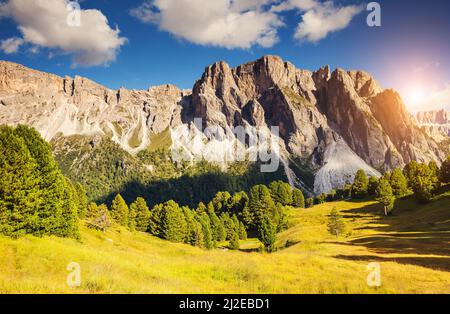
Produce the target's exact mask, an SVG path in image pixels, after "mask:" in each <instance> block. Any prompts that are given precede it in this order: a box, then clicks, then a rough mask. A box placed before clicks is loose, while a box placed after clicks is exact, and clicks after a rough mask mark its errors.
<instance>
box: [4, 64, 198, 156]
mask: <svg viewBox="0 0 450 314" xmlns="http://www.w3.org/2000/svg"><path fill="white" fill-rule="evenodd" d="M189 95H190V92H189V91H181V90H179V89H178V88H176V87H175V86H172V85H164V86H157V87H152V88H150V89H149V90H145V91H135V90H126V89H124V88H121V89H119V90H117V91H114V90H110V89H108V88H105V87H103V86H101V85H99V84H97V83H95V82H92V81H90V80H88V79H86V78H82V77H79V76H77V77H75V78H73V79H72V78H70V77H65V78H60V77H58V76H55V75H51V74H47V73H42V72H38V71H34V70H30V69H27V68H25V67H23V66H21V65H17V64H14V63H10V62H0V99H1V101H2V103H3V104H4V106H3V108H1V109H0V121H1V122H2V123H8V124H18V123H26V124H28V125H30V126H32V127H35V128H36V129H37V130H39V131H40V132H41V134H42V135H43V136H44V137H45V138H46V139H47V140H51V139H52V138H54V137H55V136H56V135H57V134H58V133H62V134H63V135H65V136H70V135H76V134H77V135H95V134H103V135H108V136H110V137H111V138H112V139H113V140H114V141H116V142H117V143H119V144H120V145H121V146H122V147H123V148H124V149H126V150H127V151H129V152H137V151H139V150H141V149H144V148H145V147H146V146H147V145H148V144H149V136H150V134H151V133H161V132H162V131H164V130H165V129H167V128H169V127H171V126H174V125H178V124H181V119H182V117H181V112H182V107H183V101H184V99H185V98H186V97H189Z"/></svg>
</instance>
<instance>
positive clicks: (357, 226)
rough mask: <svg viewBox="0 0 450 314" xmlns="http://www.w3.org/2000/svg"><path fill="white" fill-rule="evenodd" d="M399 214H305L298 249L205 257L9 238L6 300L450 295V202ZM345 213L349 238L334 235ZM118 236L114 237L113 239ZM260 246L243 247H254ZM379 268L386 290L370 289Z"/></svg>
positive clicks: (355, 209)
mask: <svg viewBox="0 0 450 314" xmlns="http://www.w3.org/2000/svg"><path fill="white" fill-rule="evenodd" d="M397 205H398V208H399V209H398V210H397V212H396V213H395V215H394V216H392V217H388V218H385V217H382V216H381V215H380V210H379V207H378V206H377V205H375V204H374V203H373V202H360V203H351V202H337V203H328V204H323V205H320V206H316V207H314V208H312V209H295V210H292V212H291V215H292V219H291V221H292V222H293V226H292V227H291V228H290V229H289V230H287V231H285V232H284V233H282V234H281V235H280V237H279V244H280V246H284V244H285V242H286V241H288V240H289V241H290V242H298V243H297V244H295V245H293V246H290V247H289V248H287V249H283V250H280V251H278V252H277V253H274V254H270V255H268V254H259V253H246V252H229V251H228V252H227V251H222V250H220V249H217V250H214V251H204V250H200V249H197V248H193V247H189V246H186V245H182V244H173V243H168V242H165V241H162V240H159V239H156V238H154V237H151V236H148V235H146V234H142V233H130V232H127V231H124V230H122V229H114V230H111V231H110V232H108V233H107V234H102V233H100V232H96V231H92V230H88V229H86V228H84V227H83V230H82V234H83V240H82V242H77V241H75V240H70V239H59V238H44V239H38V238H34V237H26V238H22V239H19V240H11V239H7V238H0V252H1V255H0V292H2V293H11V292H14V293H22V292H26V293H50V292H54V293H115V292H123V293H138V292H139V293H257V292H262V293H394V292H395V293H426V292H429V293H434V292H443V293H450V258H449V256H450V250H449V241H450V214H449V208H450V206H449V205H450V198H449V197H448V196H447V197H443V198H442V199H440V200H438V201H436V202H434V203H432V204H429V205H427V206H423V207H417V206H416V205H415V204H414V203H413V202H412V201H410V200H403V201H400V202H399V204H397ZM334 206H336V207H337V209H339V210H340V211H341V213H342V215H344V217H345V221H346V224H347V226H348V230H349V232H348V233H349V234H348V236H347V237H343V238H339V239H336V238H334V237H332V236H330V235H329V234H328V233H327V231H326V226H325V224H326V221H327V215H328V214H329V212H330V210H331V208H332V207H334ZM109 239H112V240H113V242H111V241H110V240H109ZM253 246H255V241H254V240H253V239H250V240H248V241H246V242H245V243H242V247H244V248H251V247H253ZM72 261H75V262H78V263H79V264H80V265H81V271H82V285H81V287H79V288H69V287H68V286H67V285H66V276H67V274H68V271H66V266H67V264H68V263H70V262H72ZM371 261H379V262H380V263H381V271H382V274H381V276H382V286H381V287H380V288H371V287H369V286H367V285H366V277H367V274H368V272H367V270H366V266H367V264H368V263H369V262H371Z"/></svg>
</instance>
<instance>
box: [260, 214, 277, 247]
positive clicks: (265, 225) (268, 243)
mask: <svg viewBox="0 0 450 314" xmlns="http://www.w3.org/2000/svg"><path fill="white" fill-rule="evenodd" d="M258 239H259V241H261V243H262V244H263V246H264V248H265V250H266V251H267V252H273V251H275V242H276V240H277V233H276V227H275V226H274V225H273V224H272V222H271V221H270V218H269V217H268V216H267V215H264V216H263V217H262V219H261V223H260V224H259V226H258Z"/></svg>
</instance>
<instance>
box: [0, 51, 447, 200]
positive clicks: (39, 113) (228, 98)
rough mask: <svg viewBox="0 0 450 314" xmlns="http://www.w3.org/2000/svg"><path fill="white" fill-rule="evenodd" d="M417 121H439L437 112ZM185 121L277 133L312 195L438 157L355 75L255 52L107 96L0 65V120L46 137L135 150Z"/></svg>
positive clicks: (392, 99)
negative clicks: (180, 81) (177, 80)
mask: <svg viewBox="0 0 450 314" xmlns="http://www.w3.org/2000/svg"><path fill="white" fill-rule="evenodd" d="M420 117H422V118H421V119H428V120H433V121H436V120H438V121H444V120H445V119H447V120H445V121H448V115H447V116H445V115H444V114H441V113H438V114H435V115H432V114H427V115H425V114H424V115H423V116H420ZM193 118H202V120H203V122H204V124H205V125H214V126H216V125H219V126H222V127H224V128H228V127H233V126H237V125H243V126H246V127H250V128H268V127H270V126H276V127H278V128H279V135H280V144H281V145H282V147H281V152H282V153H281V154H282V156H281V157H282V160H283V165H284V166H283V167H284V168H285V170H286V173H287V177H288V178H289V180H290V182H291V183H292V184H294V183H295V184H299V185H301V186H303V187H305V183H304V182H303V181H302V180H303V178H302V176H301V175H299V177H298V178H296V175H295V174H294V172H293V171H292V170H291V169H290V166H293V167H294V168H297V169H300V168H302V167H306V168H307V169H309V170H308V171H311V172H312V173H313V175H314V176H315V180H314V183H313V185H312V186H311V183H310V186H309V188H310V189H311V190H314V191H315V192H317V193H320V192H327V191H329V190H330V189H333V188H338V187H341V186H342V185H343V184H345V183H346V182H348V181H351V179H352V176H353V175H354V173H355V172H356V170H358V169H365V170H366V172H367V173H368V174H370V175H379V172H378V170H383V169H392V168H393V167H397V166H402V165H404V164H405V163H407V162H409V161H411V160H418V161H423V162H429V161H431V160H435V161H437V162H440V161H441V160H443V158H444V157H445V154H444V153H443V152H442V150H441V149H440V147H439V145H438V144H437V143H436V140H434V139H433V138H432V137H431V136H430V135H427V134H426V132H424V131H423V130H421V129H420V128H419V126H418V125H417V123H416V121H415V120H414V119H412V117H411V115H410V114H409V113H408V112H407V110H406V108H405V106H404V104H403V102H402V99H401V98H400V96H399V94H398V93H396V92H395V91H393V90H383V89H382V88H381V87H380V86H379V84H378V83H377V82H376V80H375V79H374V78H373V77H371V76H370V75H369V74H368V73H366V72H363V71H346V70H344V69H339V68H338V69H335V70H334V71H331V69H330V67H329V66H325V67H322V68H320V69H318V70H317V71H315V72H312V71H308V70H302V69H298V68H296V67H295V66H294V65H293V64H292V63H290V62H286V61H284V60H283V59H281V58H280V57H277V56H264V57H262V58H260V59H258V60H256V61H253V62H248V63H245V64H242V65H240V66H237V67H235V68H232V67H230V66H229V65H228V64H227V63H225V62H217V63H214V64H212V65H210V66H208V67H206V68H205V71H204V73H203V75H202V76H201V79H199V80H198V81H197V82H196V83H195V85H194V87H193V89H192V91H190V90H186V91H182V90H180V89H178V88H177V87H176V86H173V85H162V86H156V87H150V88H149V89H147V90H128V89H125V88H120V89H119V90H111V89H108V88H106V87H104V86H101V85H99V84H97V83H95V82H93V81H91V80H89V79H86V78H82V77H78V76H76V77H75V78H70V77H65V78H60V77H58V76H56V75H52V74H47V73H43V72H39V71H35V70H31V69H28V68H26V67H23V66H21V65H17V64H14V63H10V62H0V123H7V124H18V123H24V124H28V125H30V126H33V127H35V128H36V129H37V130H39V131H40V132H41V134H42V135H43V136H44V137H45V138H46V139H47V140H51V139H53V138H55V137H56V135H58V134H61V135H62V136H65V137H67V136H71V135H81V136H92V135H101V136H108V137H109V138H110V139H112V140H113V141H114V142H116V143H117V144H119V145H120V146H121V147H122V148H123V149H124V150H126V151H128V152H129V153H132V154H134V153H137V152H139V151H141V150H143V149H145V148H147V147H148V146H149V145H150V144H151V141H152V137H153V135H155V134H160V133H162V132H164V131H165V130H167V129H170V130H173V129H176V128H178V127H183V126H185V125H191V122H192V121H193ZM292 163H294V164H293V165H292Z"/></svg>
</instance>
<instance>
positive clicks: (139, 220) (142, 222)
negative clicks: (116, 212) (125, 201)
mask: <svg viewBox="0 0 450 314" xmlns="http://www.w3.org/2000/svg"><path fill="white" fill-rule="evenodd" d="M131 211H134V212H135V213H136V214H135V216H136V217H135V218H134V220H135V226H136V230H137V231H141V232H145V231H147V230H148V225H149V223H150V210H149V209H148V206H147V202H146V201H145V200H144V199H143V198H142V197H138V198H136V200H135V201H134V202H133V203H132V204H131V205H130V212H131Z"/></svg>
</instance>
